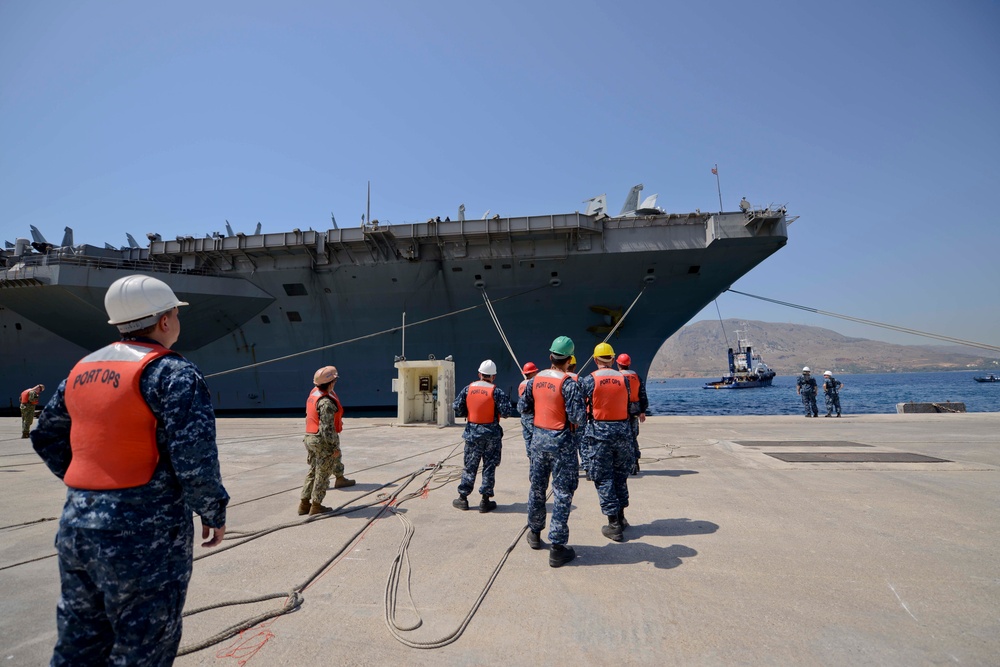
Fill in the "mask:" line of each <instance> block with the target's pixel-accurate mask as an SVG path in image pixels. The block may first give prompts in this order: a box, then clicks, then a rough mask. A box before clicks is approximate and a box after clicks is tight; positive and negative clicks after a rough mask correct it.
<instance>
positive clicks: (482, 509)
mask: <svg viewBox="0 0 1000 667" xmlns="http://www.w3.org/2000/svg"><path fill="white" fill-rule="evenodd" d="M496 508H497V504H496V503H495V502H494V501H492V500H490V497H489V496H483V499H482V500H481V501H480V502H479V513H480V514H486V513H487V512H492V511H493V510H495V509H496Z"/></svg>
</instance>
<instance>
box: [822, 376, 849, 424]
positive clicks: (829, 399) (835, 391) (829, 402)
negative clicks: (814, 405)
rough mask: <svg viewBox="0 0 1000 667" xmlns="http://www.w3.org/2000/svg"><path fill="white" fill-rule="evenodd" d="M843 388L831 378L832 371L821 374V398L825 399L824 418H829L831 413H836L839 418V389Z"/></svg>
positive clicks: (840, 383) (836, 380) (839, 382)
mask: <svg viewBox="0 0 1000 667" xmlns="http://www.w3.org/2000/svg"><path fill="white" fill-rule="evenodd" d="M843 386H844V383H843V382H841V381H840V380H838V379H837V378H835V377H833V372H832V371H826V372H824V373H823V397H824V398H825V399H826V414H825V415H823V416H824V417H829V416H831V415H832V414H833V411H834V410H836V411H837V416H838V417H839V416H840V389H841V387H843Z"/></svg>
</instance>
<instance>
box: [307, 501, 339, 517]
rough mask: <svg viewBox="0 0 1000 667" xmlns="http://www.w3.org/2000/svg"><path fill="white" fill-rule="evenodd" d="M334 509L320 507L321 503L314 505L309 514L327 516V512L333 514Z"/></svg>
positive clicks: (310, 507)
mask: <svg viewBox="0 0 1000 667" xmlns="http://www.w3.org/2000/svg"><path fill="white" fill-rule="evenodd" d="M332 511H333V509H332V508H330V507H326V506H325V505H320V504H319V503H312V504H311V505H310V506H309V514H326V513H327V512H332Z"/></svg>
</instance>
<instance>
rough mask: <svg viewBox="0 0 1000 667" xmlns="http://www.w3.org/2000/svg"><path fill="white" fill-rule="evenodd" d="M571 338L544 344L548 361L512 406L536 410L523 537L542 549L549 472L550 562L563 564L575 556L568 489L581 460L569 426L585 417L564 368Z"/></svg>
mask: <svg viewBox="0 0 1000 667" xmlns="http://www.w3.org/2000/svg"><path fill="white" fill-rule="evenodd" d="M573 351H574V345H573V341H572V340H570V339H569V338H567V337H566V336H559V337H557V338H556V339H555V340H553V341H552V345H551V346H550V347H549V363H550V364H551V367H550V368H548V369H547V370H544V371H541V372H539V373H538V375H536V376H535V377H533V378H531V379H530V380H528V384H527V386H526V387H525V388H524V394H523V395H522V396H521V399H520V400H519V401H518V403H517V409H518V410H519V411H520V412H522V413H525V412H528V413H531V414H533V415H534V416H535V421H534V425H535V430H534V433H533V434H532V436H531V463H530V473H529V479H530V480H531V489H530V490H529V491H528V534H527V536H526V539H527V541H528V546H530V547H531V548H532V549H541V548H542V546H543V545H542V540H541V532H542V528H544V527H545V516H546V512H545V498H546V496H547V495H548V489H549V477H550V476H551V478H552V492H553V495H554V496H555V501H554V503H553V507H552V522H551V524H550V526H549V541H550V542H551V543H552V548H551V550H550V551H549V566H551V567H562V566H563V565H565V564H566V563H568V562H570V561H571V560H573V558H574V557H576V552H575V551H574V550H573V547H569V546H566V543H567V542H568V541H569V525H568V522H569V513H570V510H571V509H572V506H573V493H574V492H575V491H576V488H577V485H578V484H579V479H580V476H579V469H580V462H579V459H578V458H577V450H578V447H577V443H576V438H575V437H574V436H573V432H572V430H571V428H572V427H575V426H577V427H578V426H582V425H583V423H584V420H585V419H586V409H585V407H584V404H583V396H582V395H581V394H580V387H579V385H578V384H577V382H576V380H574V379H573V378H571V377H570V376H569V375H568V374H567V372H566V370H567V368H568V367H569V360H570V357H571V356H572V355H573Z"/></svg>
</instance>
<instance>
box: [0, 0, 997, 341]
mask: <svg viewBox="0 0 1000 667" xmlns="http://www.w3.org/2000/svg"><path fill="white" fill-rule="evenodd" d="M998 35H1000V4H998V3H997V2H995V1H993V0H976V1H972V0H970V1H966V0H955V1H952V2H944V1H940V2H939V1H936V0H935V1H928V0H915V1H907V2H902V1H899V2H871V1H866V2H858V1H856V0H847V1H846V2H840V3H812V2H794V1H787V2H775V1H771V0H763V1H758V2H746V1H731V0H723V1H718V2H664V1H660V2H611V1H602V2H590V1H586V0H582V1H574V2H537V1H535V2H522V1H520V0H517V1H509V0H507V1H505V2H495V3H482V2H468V1H454V2H434V1H428V2H377V1H373V2H356V1H353V2H331V1H327V2H313V1H297V2H283V3H278V2H259V1H253V0H250V1H245V0H244V1H240V2H234V1H216V2H187V1H181V2H163V3H143V2H134V1H128V2H125V1H120V0H102V1H100V2H96V1H82V2H73V3H69V2H54V1H44V0H42V1H38V2H29V1H26V0H6V1H5V2H2V3H0V238H2V239H5V240H10V241H13V240H14V238H15V237H21V236H24V237H27V236H28V235H29V234H28V225H30V224H34V225H36V226H37V227H38V228H39V229H41V230H42V232H43V233H44V234H45V235H46V236H47V238H48V240H49V241H51V242H55V243H58V242H59V241H60V240H61V239H62V234H63V228H64V227H65V226H67V225H69V226H71V227H72V228H73V229H74V232H75V240H76V242H77V243H84V242H85V243H91V244H94V245H102V244H103V243H104V242H105V241H107V242H111V243H112V244H114V245H116V246H117V245H125V244H126V240H125V232H131V233H132V235H133V236H135V237H136V238H137V239H140V240H144V235H145V233H146V232H150V231H155V232H159V233H161V234H163V235H164V236H168V237H172V236H176V235H180V234H190V235H199V236H200V235H204V234H205V233H207V232H212V231H224V227H225V222H224V221H225V220H229V222H230V223H231V224H232V225H233V227H234V228H235V229H236V230H237V231H245V232H250V231H252V230H253V228H254V226H255V225H256V223H257V222H258V221H259V222H261V223H262V225H263V229H264V231H265V232H267V231H286V230H290V229H292V228H294V227H300V228H303V229H305V228H308V227H312V228H314V229H326V228H328V227H329V226H330V213H331V212H333V213H334V214H335V215H336V216H337V221H338V223H340V224H341V225H348V224H350V225H354V224H357V223H358V222H360V219H361V214H362V213H363V212H364V211H365V196H366V188H367V183H368V181H371V184H372V215H373V217H377V218H379V219H381V220H387V221H389V222H393V223H402V222H413V221H422V220H425V219H427V218H428V217H430V216H435V215H440V216H442V217H444V216H445V215H451V216H453V217H454V215H455V214H456V211H457V207H458V205H459V204H460V203H465V205H466V207H467V215H469V217H480V216H481V215H482V214H483V213H484V212H485V211H486V210H487V209H489V210H490V211H491V212H492V213H500V214H501V215H531V214H544V213H557V212H571V211H574V210H582V208H583V206H584V204H583V203H582V202H583V200H584V199H587V198H589V197H593V196H595V195H599V194H601V193H607V195H608V199H609V208H611V209H612V210H613V211H614V212H617V210H618V208H619V207H620V206H621V204H622V202H623V200H624V197H625V194H626V193H627V191H628V189H629V188H630V187H631V186H632V185H634V184H636V183H640V182H641V183H644V184H645V186H646V189H645V191H644V194H647V195H648V194H653V193H659V195H660V199H659V204H660V205H661V206H663V207H665V208H666V209H667V210H670V211H680V212H687V211H692V210H694V209H695V208H700V209H702V210H716V209H717V208H718V194H717V192H716V180H715V177H714V176H712V174H711V168H712V166H713V165H715V164H718V165H719V173H720V176H721V186H722V187H721V189H722V196H723V200H724V204H725V208H726V209H727V210H735V209H736V208H737V204H738V202H739V200H740V197H741V196H746V197H747V198H748V199H749V200H750V201H751V202H753V203H755V204H761V205H765V204H769V203H775V204H786V205H787V206H788V210H789V213H790V214H794V215H799V216H801V217H800V218H799V219H798V220H797V221H796V222H795V223H794V224H793V225H792V226H791V227H790V228H789V236H790V238H789V243H788V245H787V246H786V247H785V248H784V249H782V250H781V251H779V252H778V253H777V254H776V255H775V256H774V257H772V258H770V259H769V260H767V261H766V262H765V263H764V264H762V265H761V266H759V267H758V268H756V269H755V270H754V271H753V272H751V273H750V274H749V275H748V276H746V277H745V278H743V279H742V280H740V281H739V282H737V283H736V284H735V285H734V286H733V287H734V288H735V289H738V290H741V291H744V292H749V293H752V294H759V295H762V296H767V297H770V298H774V299H779V300H782V301H788V302H793V303H797V304H802V305H807V306H811V307H814V308H819V309H822V310H827V311H832V312H837V313H844V314H847V315H852V316H855V317H860V318H865V319H871V320H877V321H882V322H888V323H891V324H896V325H899V326H905V327H910V328H914V329H919V330H922V331H930V332H935V333H940V334H945V335H948V336H954V337H958V338H963V339H968V340H974V341H979V342H983V343H988V344H993V345H996V344H1000V303H998V301H1000V299H998V297H997V287H998V284H1000V208H998V200H1000V187H998V186H1000V166H998V164H1000V163H998V159H1000V122H998V118H1000V36H998ZM719 307H720V309H721V311H722V315H723V317H727V318H730V317H732V318H743V319H758V320H765V321H772V322H798V323H802V324H812V325H817V326H823V327H827V328H830V329H834V330H836V331H840V332H842V333H845V334H848V335H853V336H860V337H864V338H873V339H880V340H890V341H893V342H901V343H908V344H924V343H931V342H933V341H928V340H926V339H922V338H916V337H913V336H907V335H899V334H894V333H892V332H888V331H885V330H882V329H876V328H870V327H866V326H861V325H855V324H851V323H847V322H843V321H841V320H836V319H831V318H827V317H823V316H820V315H814V314H810V313H805V312H802V311H798V310H793V309H788V308H784V307H781V306H775V305H770V304H767V303H764V302H760V301H757V300H754V299H749V298H746V297H742V296H738V295H734V294H731V293H730V294H725V295H723V296H722V297H720V298H719ZM716 317H717V315H716V312H715V306H714V305H712V306H710V307H709V308H707V309H706V310H705V311H704V312H703V313H702V314H701V315H700V316H698V317H697V318H695V319H705V318H712V319H714V318H716Z"/></svg>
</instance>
